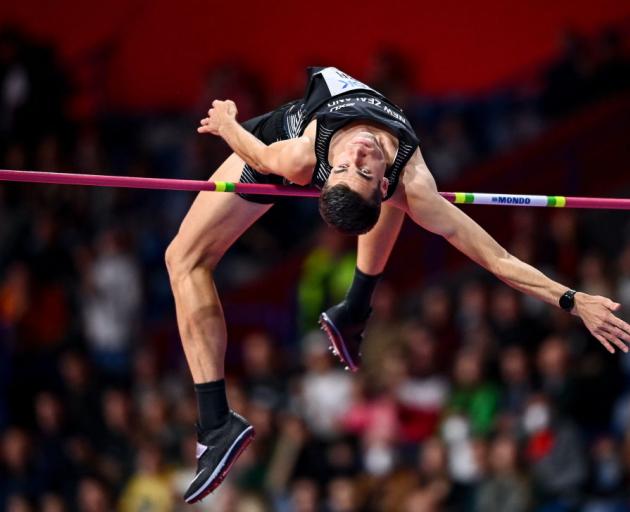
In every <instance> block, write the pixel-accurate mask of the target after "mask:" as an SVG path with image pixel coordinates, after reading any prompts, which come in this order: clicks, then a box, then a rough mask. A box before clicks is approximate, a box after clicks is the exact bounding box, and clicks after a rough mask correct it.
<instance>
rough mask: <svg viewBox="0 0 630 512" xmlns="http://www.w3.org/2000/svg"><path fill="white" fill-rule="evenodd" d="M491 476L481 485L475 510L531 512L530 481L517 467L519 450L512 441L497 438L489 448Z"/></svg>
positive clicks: (480, 511) (507, 438) (486, 511)
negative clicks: (529, 511) (528, 483)
mask: <svg viewBox="0 0 630 512" xmlns="http://www.w3.org/2000/svg"><path fill="white" fill-rule="evenodd" d="M489 466H490V472H491V476H489V477H487V478H486V479H485V480H484V481H483V482H482V483H481V485H480V487H479V492H478V494H477V497H476V506H475V510H478V511H479V512H526V511H527V510H529V509H530V496H529V494H530V493H529V488H528V485H527V481H526V480H525V479H524V478H523V476H522V475H521V471H520V468H519V465H518V447H517V444H516V441H515V440H514V439H511V438H509V437H498V438H496V439H495V440H494V441H493V443H492V446H491V447H490V454H489Z"/></svg>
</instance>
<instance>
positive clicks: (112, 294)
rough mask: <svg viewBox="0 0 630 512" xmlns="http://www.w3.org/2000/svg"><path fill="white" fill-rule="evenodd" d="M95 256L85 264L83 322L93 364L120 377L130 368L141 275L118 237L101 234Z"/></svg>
mask: <svg viewBox="0 0 630 512" xmlns="http://www.w3.org/2000/svg"><path fill="white" fill-rule="evenodd" d="M96 251H97V252H96V256H95V257H94V259H90V260H89V261H88V262H85V263H84V265H85V268H84V272H83V276H84V278H85V282H84V284H83V298H82V304H83V320H84V322H85V330H86V336H87V341H88V344H89V347H90V350H91V352H92V356H93V357H94V362H95V364H96V365H97V366H98V367H99V368H100V369H101V370H103V371H104V372H105V373H108V374H112V375H113V376H120V375H121V374H124V372H125V371H127V370H128V368H129V364H130V353H129V351H130V345H131V342H132V339H133V337H134V335H135V328H136V325H135V322H136V318H137V316H138V312H139V308H140V306H141V288H140V274H139V270H138V268H137V265H136V262H135V261H134V260H133V256H132V254H130V253H129V251H128V250H127V249H125V247H124V244H123V240H122V238H121V234H120V233H116V232H115V231H112V230H109V231H105V232H104V233H102V234H101V235H100V237H99V240H98V244H97V246H96Z"/></svg>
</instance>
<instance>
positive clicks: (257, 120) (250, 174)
mask: <svg viewBox="0 0 630 512" xmlns="http://www.w3.org/2000/svg"><path fill="white" fill-rule="evenodd" d="M297 101H299V100H296V101H292V102H290V103H287V104H286V105H282V106H281V107H279V108H278V109H276V110H274V111H273V112H268V113H267V114H263V115H262V116H258V117H254V118H253V119H248V120H247V121H245V122H244V123H242V126H243V128H245V129H246V130H247V131H248V132H250V133H251V134H253V135H255V136H256V137H258V138H259V139H260V140H261V141H263V142H264V143H265V144H273V143H274V142H278V141H279V140H286V139H288V138H289V136H288V135H287V133H286V130H285V128H284V115H285V113H286V112H287V110H289V109H290V108H291V106H292V105H293V104H295V103H296V102H297ZM239 182H240V183H265V184H272V185H283V184H284V183H285V181H284V178H283V177H282V176H278V175H276V174H262V173H260V172H258V171H257V170H256V169H253V168H252V167H250V166H249V165H247V164H245V165H244V166H243V172H241V178H240V179H239ZM238 195H239V196H241V197H242V198H243V199H247V200H248V201H251V202H253V203H260V204H272V203H275V202H276V199H277V197H276V196H264V195H258V194H238Z"/></svg>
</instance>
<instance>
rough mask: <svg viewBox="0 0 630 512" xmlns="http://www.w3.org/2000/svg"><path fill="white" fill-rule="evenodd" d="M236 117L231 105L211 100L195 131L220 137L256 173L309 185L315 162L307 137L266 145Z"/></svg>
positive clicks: (232, 103) (310, 142)
mask: <svg viewBox="0 0 630 512" xmlns="http://www.w3.org/2000/svg"><path fill="white" fill-rule="evenodd" d="M237 113H238V111H237V109H236V105H235V104H234V102H233V101H230V100H227V101H219V100H215V101H213V102H212V108H211V109H210V110H209V111H208V117H206V118H204V119H202V120H201V126H200V127H199V128H197V131H198V132H199V133H212V134H213V135H218V136H220V137H221V138H223V140H225V142H227V144H228V145H229V146H230V148H232V151H234V152H235V153H236V154H237V155H238V156H240V157H241V158H242V159H243V160H244V161H245V162H246V163H247V164H248V165H250V166H251V167H253V168H254V169H256V170H257V171H258V172H260V173H263V174H277V175H279V176H283V177H285V178H287V179H288V180H289V181H291V182H293V183H296V184H298V185H307V184H308V183H309V182H310V179H311V174H312V170H313V167H314V166H315V162H316V160H315V151H314V149H313V141H312V140H311V139H310V138H309V137H306V136H302V137H298V138H296V139H288V140H282V141H279V142H274V143H273V144H269V145H267V144H265V143H264V142H262V141H261V140H260V139H258V138H257V137H256V136H255V135H253V134H251V133H250V132H248V131H247V130H246V129H245V128H243V127H242V126H241V125H240V124H239V123H238V122H237V121H236V115H237Z"/></svg>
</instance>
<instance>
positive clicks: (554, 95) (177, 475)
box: [0, 0, 630, 512]
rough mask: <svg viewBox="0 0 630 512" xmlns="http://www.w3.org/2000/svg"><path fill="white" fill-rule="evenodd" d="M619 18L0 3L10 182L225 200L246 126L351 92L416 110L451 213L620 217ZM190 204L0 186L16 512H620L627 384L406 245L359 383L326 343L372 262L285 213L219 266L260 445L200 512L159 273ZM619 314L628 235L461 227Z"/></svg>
mask: <svg viewBox="0 0 630 512" xmlns="http://www.w3.org/2000/svg"><path fill="white" fill-rule="evenodd" d="M629 45H630V4H628V2H627V1H612V0H606V1H600V2H597V3H594V2H568V1H558V2H552V3H550V2H542V1H530V2H521V3H518V5H517V4H514V3H504V2H499V1H496V0H484V1H476V2H467V3H465V4H464V3H463V2H455V1H453V0H447V1H442V2H439V3H437V4H436V3H429V2H416V3H414V4H413V5H410V4H409V5H408V3H403V2H388V3H387V4H386V5H381V4H377V3H376V2H372V1H368V2H362V3H360V4H359V3H354V2H344V3H337V4H334V5H333V4H332V2H318V3H317V4H316V5H315V4H313V5H308V4H304V5H294V3H293V2H288V1H285V0H283V1H279V2H275V3H273V4H264V3H258V2H245V3H238V4H237V3H232V4H230V3H219V2H202V1H188V2H179V3H174V2H167V1H164V0H162V1H152V2H148V1H144V0H142V1H133V2H129V1H123V0H110V1H109V2H105V3H101V4H98V5H97V4H94V3H90V2H78V1H76V0H63V1H61V0H60V1H57V2H43V1H34V0H33V1H25V2H20V3H17V2H12V1H8V2H3V3H2V4H0V165H1V166H2V167H3V168H9V169H35V170H50V171H55V170H56V171H60V170H65V171H77V172H102V173H108V174H121V175H133V176H159V177H169V178H174V177H177V178H189V179H206V178H207V177H208V176H209V175H210V174H211V173H212V170H213V169H214V168H216V166H217V165H218V163H220V162H221V161H222V159H224V158H225V157H226V155H227V154H228V150H227V147H226V146H225V144H224V143H223V142H222V141H221V140H218V139H216V138H211V137H201V136H198V135H197V134H196V131H195V128H196V125H197V122H198V120H199V119H200V118H201V117H203V115H204V113H205V112H206V111H207V109H208V108H209V106H210V103H211V101H212V100H213V99H215V98H220V99H224V98H230V99H232V100H234V101H235V102H236V104H237V106H238V108H239V112H240V119H242V120H245V119H247V118H248V117H252V116H255V115H259V114H261V113H263V112H265V111H267V110H269V109H272V108H273V107H274V106H276V105H278V104H279V103H280V102H282V101H285V100H287V99H291V98H294V97H297V96H299V95H301V93H302V89H303V87H304V78H305V73H304V68H305V66H307V65H335V66H338V67H340V68H342V69H344V70H345V71H347V72H349V73H351V74H353V75H355V76H356V77H357V78H359V79H361V80H363V81H365V82H367V83H369V84H371V85H373V86H374V87H375V88H377V89H379V90H381V91H382V92H384V93H385V94H386V95H388V96H389V97H390V98H391V99H392V100H393V101H395V102H396V103H398V104H399V105H401V106H402V107H403V108H404V109H405V112H406V113H407V115H408V117H409V118H410V120H411V121H412V123H413V124H414V126H415V128H416V130H417V132H418V136H419V137H420V140H421V148H422V150H423V153H424V155H425V157H426V159H427V161H428V162H429V165H430V168H431V170H432V172H433V173H434V175H435V178H436V180H437V182H438V186H439V187H440V189H441V190H453V191H455V190H457V191H460V190H466V191H484V192H491V191H496V192H508V193H542V194H562V195H591V196H597V195H603V196H611V197H615V196H617V197H630V168H629V164H628V162H630V144H629V143H628V134H629V133H630V47H629ZM192 198H193V197H192V195H190V194H187V193H168V192H157V191H141V190H122V189H120V190H114V189H88V188H78V187H59V186H47V185H23V184H7V183H2V184H0V510H6V511H9V512H33V511H40V510H41V511H44V512H64V511H68V512H74V511H80V512H108V511H122V512H141V511H142V512H153V511H156V512H158V511H159V512H162V511H165V512H166V511H179V510H208V511H216V512H231V511H235V512H265V511H280V512H372V511H375V512H381V511H382V512H390V511H391V512H416V511H418V512H455V511H471V512H477V511H478V512H521V511H528V510H533V511H540V512H565V511H566V512H570V511H586V512H624V511H630V491H629V490H628V489H629V488H630V358H629V357H628V356H624V355H615V356H611V355H609V354H607V353H606V352H605V351H604V350H603V348H601V347H600V346H599V345H598V343H597V342H596V341H595V340H594V339H593V338H591V337H590V335H589V334H588V332H587V331H586V330H585V329H584V328H583V326H582V325H581V324H580V323H579V322H578V321H577V320H576V319H574V318H572V317H570V316H568V315H566V314H564V313H563V312H561V311H558V310H557V309H554V308H551V307H548V306H546V305H543V304H541V303H539V302H537V301H534V300H531V299H529V298H527V297H524V296H522V295H519V294H517V293H516V292H514V291H512V290H511V289H509V288H507V287H506V286H505V285H503V284H501V283H499V282H498V281H497V280H496V279H494V278H493V277H492V276H490V275H489V274H488V273H486V272H484V271H482V270H481V269H479V268H477V267H475V266H474V265H473V264H471V263H470V262H469V261H468V260H466V259H465V258H463V257H462V256H460V255H459V254H458V253H457V252H456V251H455V250H454V249H451V248H450V247H449V246H448V244H446V243H445V242H444V241H443V240H441V239H438V238H436V237H433V236H430V235H428V234H426V233H423V232H422V231H421V230H420V229H419V228H417V227H415V226H413V225H411V224H410V223H408V224H406V225H405V226H404V227H403V232H402V234H401V237H400V240H399V242H398V244H397V247H396V249H395V251H394V254H393V256H392V259H391V262H390V265H389V267H388V269H387V272H386V275H385V278H384V279H383V281H382V283H381V285H380V286H379V288H378V291H377V295H376V297H375V301H374V316H373V319H372V321H371V324H370V328H369V331H368V333H367V339H366V342H365V351H364V353H365V364H364V368H363V369H362V371H361V372H360V373H359V374H357V375H349V374H347V373H345V372H343V371H342V370H341V368H340V367H339V366H338V364H337V363H336V361H335V360H333V359H332V358H331V357H330V356H329V353H328V351H327V350H326V348H327V343H326V340H325V339H324V338H323V337H322V335H321V333H320V332H319V331H317V330H316V329H315V327H316V318H317V315H318V314H319V312H320V311H321V310H322V308H325V307H327V306H328V305H329V304H332V303H334V302H335V301H338V300H340V299H341V298H342V297H343V294H344V292H345V290H346V288H347V286H348V284H349V282H350V280H351V277H352V272H353V269H354V264H355V253H354V240H351V239H345V238H341V237H339V236H337V235H336V234H335V233H333V232H331V231H330V230H328V229H326V228H324V227H322V224H321V222H320V221H319V220H318V217H317V213H316V202H314V201H312V200H309V199H303V200H296V199H285V200H281V201H279V202H278V203H277V205H276V206H275V207H274V208H273V209H272V210H271V212H270V213H269V214H267V215H266V216H265V217H264V218H263V219H262V220H261V221H259V223H258V224H257V225H255V226H254V227H253V228H252V229H251V230H250V231H248V232H247V233H246V234H245V236H244V237H243V238H242V239H241V240H240V241H239V242H238V243H237V244H236V245H235V247H234V248H233V249H232V250H231V251H230V252H229V253H228V255H227V256H226V258H225V259H224V261H223V262H222V263H221V265H220V266H219V268H218V271H217V276H216V277H217V281H218V283H219V287H220V293H221V295H222V298H223V301H224V307H225V310H226V315H227V317H228V323H229V324H228V325H229V331H230V332H229V334H230V343H229V350H228V357H227V359H228V360H227V370H228V385H229V397H230V403H231V406H232V408H234V409H235V410H237V411H238V412H240V413H242V414H244V415H245V416H247V418H248V419H250V420H251V421H252V423H253V424H254V426H255V428H256V430H257V432H258V436H257V438H256V441H255V442H254V444H253V445H252V446H251V447H250V448H249V449H248V450H247V451H246V452H245V453H244V455H243V456H242V457H241V459H240V460H239V462H238V464H237V465H236V466H235V468H234V470H233V471H232V473H231V475H230V478H229V479H228V480H227V481H226V482H225V483H224V484H223V485H222V486H221V487H220V488H219V490H218V491H217V492H216V493H214V494H213V495H212V496H211V497H209V498H208V499H206V500H205V501H204V502H203V503H202V504H199V505H195V506H192V507H191V506H188V505H185V504H184V503H183V501H182V500H181V493H182V492H183V490H184V489H185V488H186V486H187V484H188V482H189V480H190V479H191V478H192V476H193V475H194V468H195V460H194V445H195V441H196V438H195V429H194V422H195V417H196V406H195V401H194V395H193V393H192V386H191V380H190V376H189V374H188V370H187V369H186V366H185V362H184V359H183V354H182V351H181V348H180V343H179V337H178V333H177V327H176V324H175V313H174V307H173V303H172V298H171V294H170V290H169V283H168V277H167V274H166V271H165V266H164V262H163V254H164V250H165V248H166V246H167V244H168V242H169V241H170V239H171V238H172V237H173V235H174V234H175V232H176V230H177V227H178V225H179V222H180V221H181V219H182V218H183V216H184V214H185V212H186V210H187V208H188V206H189V205H190V203H191V201H192ZM466 211H467V212H468V213H469V214H471V216H473V217H474V218H475V219H477V220H478V221H479V222H481V223H482V224H483V225H484V226H485V227H486V228H487V229H488V230H489V231H490V232H491V233H492V234H493V235H494V236H495V237H496V238H497V239H498V240H499V241H500V242H501V243H502V244H504V245H505V246H506V247H507V248H508V249H509V250H510V251H511V252H512V253H514V254H515V255H517V256H518V257H520V258H522V259H524V260H525V261H528V262H530V263H532V264H534V265H536V266H537V267H539V268H541V269H542V270H543V271H545V272H546V273H548V274H549V275H550V276H552V277H554V278H556V279H558V280H561V281H562V282H563V283H566V284H567V285H570V286H573V287H576V288H578V289H580V290H583V291H586V292H588V293H594V294H603V295H607V296H610V297H612V298H614V299H615V300H617V301H619V302H621V303H622V304H623V305H624V309H623V310H622V311H621V313H620V315H621V316H622V317H624V318H625V319H626V320H628V319H629V318H630V218H629V217H628V215H627V214H626V213H623V212H613V211H607V212H595V211H571V210H557V211H547V210H540V209H537V210H531V209H530V210H527V209H500V210H499V209H496V208H490V207H479V206H469V207H467V210H466Z"/></svg>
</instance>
